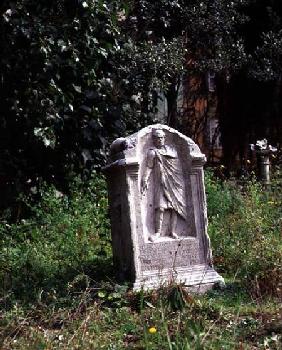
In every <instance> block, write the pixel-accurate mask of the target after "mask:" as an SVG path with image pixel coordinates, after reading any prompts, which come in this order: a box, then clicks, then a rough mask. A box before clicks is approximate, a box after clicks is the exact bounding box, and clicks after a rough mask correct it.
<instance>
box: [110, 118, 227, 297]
mask: <svg viewBox="0 0 282 350" xmlns="http://www.w3.org/2000/svg"><path fill="white" fill-rule="evenodd" d="M204 163H205V156H204V155H203V154H202V153H201V151H200V149H199V147H198V146H197V145H196V144H195V143H194V142H193V141H192V140H191V139H189V138H188V137H186V136H184V135H182V134H181V133H179V132H178V131H176V130H174V129H172V128H169V127H168V126H166V125H161V124H156V125H151V126H148V127H146V128H144V129H142V130H141V131H139V132H138V133H136V134H134V135H131V136H129V137H127V138H119V139H117V140H115V141H114V142H113V143H112V145H111V149H110V162H109V164H108V165H107V166H106V167H105V173H106V175H107V180H108V190H109V202H110V216H111V226H112V244H113V256H114V263H115V266H116V268H117V271H118V274H119V278H120V279H121V280H127V281H131V282H132V284H133V288H134V289H137V290H138V289H140V288H142V287H143V288H155V287H158V286H160V285H161V284H162V283H166V282H169V281H176V282H183V283H184V284H185V285H186V286H190V287H191V288H192V289H194V290H196V291H197V290H199V291H205V290H207V289H208V288H210V287H211V286H212V285H213V284H214V283H215V282H222V281H223V278H222V277H221V276H220V275H219V274H218V273H217V272H216V271H215V270H214V269H213V266H212V261H211V248H210V241H209V237H208V234H207V213H206V199H205V191H204V181H203V165H204Z"/></svg>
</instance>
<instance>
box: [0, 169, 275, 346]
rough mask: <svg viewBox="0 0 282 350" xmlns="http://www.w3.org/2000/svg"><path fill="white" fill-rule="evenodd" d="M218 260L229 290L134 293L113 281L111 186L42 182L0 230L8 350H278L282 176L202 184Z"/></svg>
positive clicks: (0, 323) (210, 179)
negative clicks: (59, 187) (267, 182)
mask: <svg viewBox="0 0 282 350" xmlns="http://www.w3.org/2000/svg"><path fill="white" fill-rule="evenodd" d="M206 190H207V196H208V208H209V232H210V235H211V239H212V246H213V253H214V263H215V266H216V268H217V269H218V270H220V271H221V273H223V274H224V277H225V278H226V282H227V284H226V287H225V288H224V289H222V287H221V286H219V287H218V289H215V290H213V291H211V292H210V293H209V294H207V295H206V296H204V297H196V296H193V295H191V294H189V293H187V291H186V290H185V289H184V288H183V286H181V285H174V284H171V285H168V286H162V287H161V288H160V289H159V290H158V291H154V292H152V293H143V292H141V293H132V291H130V289H129V290H128V287H127V286H126V285H119V284H117V283H116V282H115V278H114V274H113V269H112V262H111V249H110V237H109V222H108V217H107V199H106V191H105V181H104V179H103V177H101V175H98V174H94V175H93V178H92V180H91V181H90V182H89V184H88V186H85V185H84V184H83V183H82V182H81V181H78V180H77V181H76V182H74V183H73V185H72V191H71V194H70V195H69V196H66V195H64V194H62V193H60V192H58V191H56V190H55V189H54V188H53V187H51V188H50V187H46V186H42V189H41V192H40V197H41V200H40V202H39V205H36V206H33V205H32V204H31V202H30V200H29V199H26V201H27V203H29V207H30V210H31V213H32V215H31V216H30V218H29V219H28V220H21V221H19V222H18V223H17V224H13V225H10V224H8V223H7V222H5V221H4V220H2V222H1V231H0V234H1V253H0V259H1V271H0V276H1V283H0V285H1V297H0V303H1V308H2V313H1V316H0V327H1V348H2V349H61V348H62V349H109V350H110V349H124V348H132V349H133V348H134V349H156V350H157V349H179V350H180V349H183V350H186V349H207V348H208V349H219V348H224V349H253V348H258V349H277V350H278V349H280V348H281V345H282V344H281V329H282V328H281V325H282V323H281V322H282V314H281V313H282V310H281V298H282V295H281V289H282V288H281V266H282V264H281V259H282V246H281V218H282V216H281V173H279V172H278V173H277V177H276V180H275V181H274V182H273V186H272V187H271V188H269V189H264V188H262V187H261V185H260V184H258V183H257V182H256V181H255V180H250V181H248V182H246V183H245V184H244V185H241V189H239V187H238V184H237V185H236V184H235V180H233V181H231V180H229V181H219V180H217V179H216V178H215V177H214V176H213V175H212V173H211V172H208V173H207V176H206Z"/></svg>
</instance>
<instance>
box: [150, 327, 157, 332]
mask: <svg viewBox="0 0 282 350" xmlns="http://www.w3.org/2000/svg"><path fill="white" fill-rule="evenodd" d="M149 333H150V334H155V333H157V328H156V327H150V328H149Z"/></svg>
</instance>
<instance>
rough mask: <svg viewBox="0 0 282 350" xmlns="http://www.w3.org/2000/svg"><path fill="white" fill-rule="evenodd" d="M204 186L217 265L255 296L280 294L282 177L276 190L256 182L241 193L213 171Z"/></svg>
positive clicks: (275, 186)
mask: <svg viewBox="0 0 282 350" xmlns="http://www.w3.org/2000/svg"><path fill="white" fill-rule="evenodd" d="M206 186H207V198H208V208H209V233H210V236H211V240H212V246H213V251H214V262H215V264H216V265H217V266H218V267H219V268H220V269H221V270H222V271H224V272H226V273H228V274H229V275H232V274H233V275H234V277H235V278H236V277H238V278H240V279H241V280H242V281H245V282H246V285H248V286H249V287H250V289H251V290H252V291H253V292H254V293H255V294H256V295H257V296H258V295H260V294H261V295H263V294H273V295H281V287H280V284H281V276H282V270H281V266H282V245H281V217H282V216H281V200H282V198H281V174H279V173H278V178H277V179H276V180H274V181H273V187H272V189H267V188H263V187H262V186H261V185H260V184H259V183H258V182H256V181H254V180H253V181H250V182H247V183H246V184H245V185H244V186H243V188H242V189H241V190H238V185H236V182H233V183H232V181H224V182H223V183H221V184H220V183H219V182H218V181H217V180H215V178H213V177H212V176H211V174H210V173H208V175H207V182H206Z"/></svg>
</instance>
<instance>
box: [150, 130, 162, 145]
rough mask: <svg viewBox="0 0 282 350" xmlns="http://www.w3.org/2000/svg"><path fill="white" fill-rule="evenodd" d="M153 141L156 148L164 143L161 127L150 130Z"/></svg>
mask: <svg viewBox="0 0 282 350" xmlns="http://www.w3.org/2000/svg"><path fill="white" fill-rule="evenodd" d="M152 136H153V143H154V146H155V147H157V148H161V147H163V146H164V144H165V133H164V132H163V130H161V129H153V131H152Z"/></svg>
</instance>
